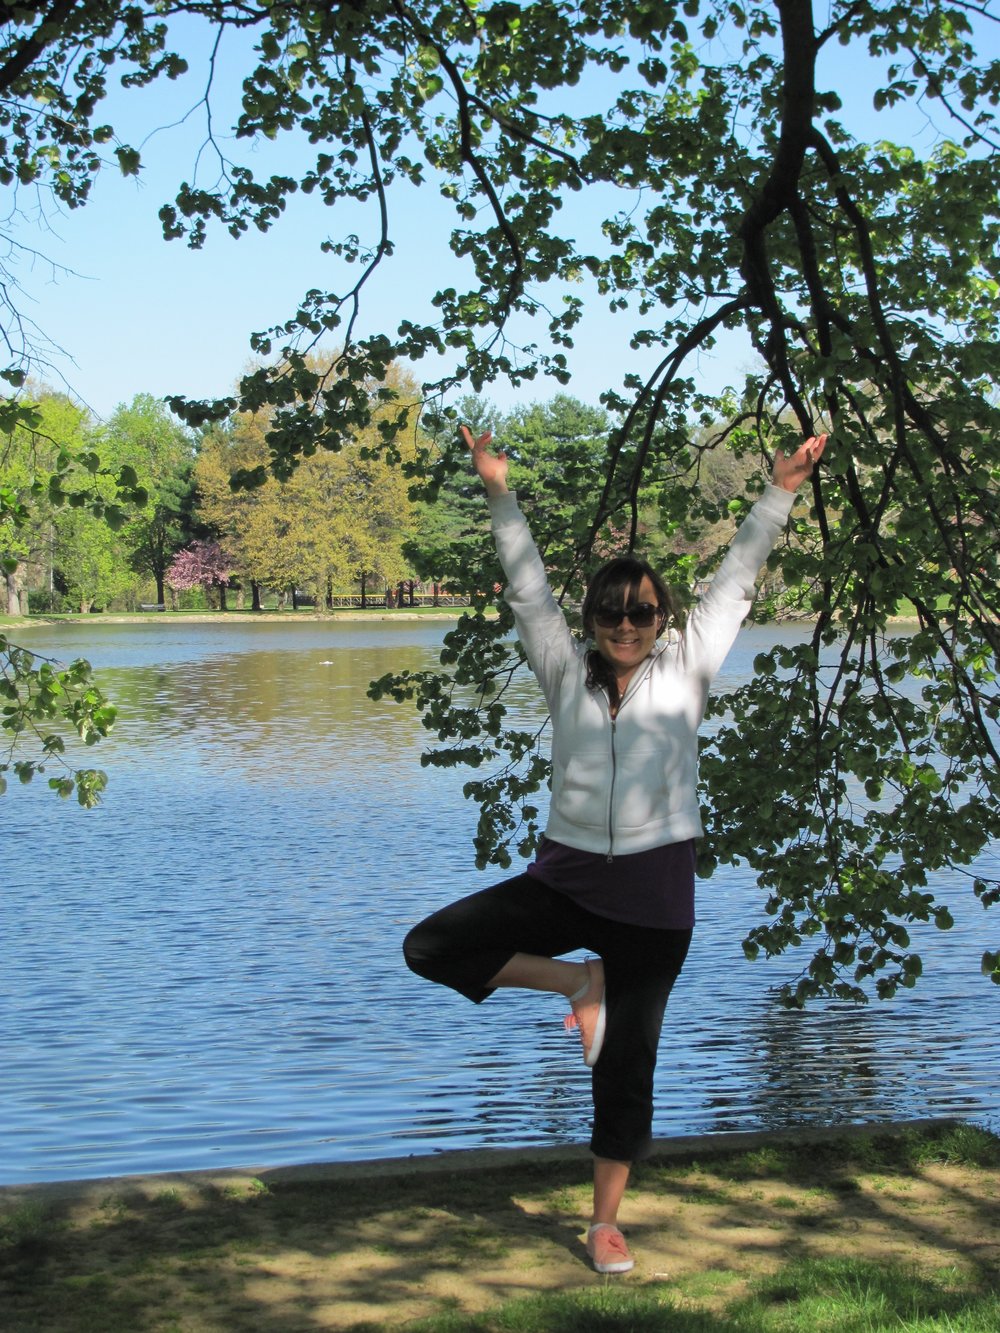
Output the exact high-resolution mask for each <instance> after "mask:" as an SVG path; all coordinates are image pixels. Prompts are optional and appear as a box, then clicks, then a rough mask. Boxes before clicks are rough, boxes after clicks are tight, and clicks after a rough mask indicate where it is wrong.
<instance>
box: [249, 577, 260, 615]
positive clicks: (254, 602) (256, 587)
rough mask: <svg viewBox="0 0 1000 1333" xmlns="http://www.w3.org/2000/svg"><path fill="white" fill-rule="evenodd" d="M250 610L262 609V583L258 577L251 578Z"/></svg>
mask: <svg viewBox="0 0 1000 1333" xmlns="http://www.w3.org/2000/svg"><path fill="white" fill-rule="evenodd" d="M250 610H251V611H259V610H260V584H259V583H258V582H257V580H256V579H251V580H250Z"/></svg>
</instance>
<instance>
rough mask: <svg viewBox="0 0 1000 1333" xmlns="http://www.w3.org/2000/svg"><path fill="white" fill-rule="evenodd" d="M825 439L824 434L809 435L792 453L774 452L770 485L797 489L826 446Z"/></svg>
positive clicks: (808, 474) (784, 488)
mask: <svg viewBox="0 0 1000 1333" xmlns="http://www.w3.org/2000/svg"><path fill="white" fill-rule="evenodd" d="M826 441H827V436H826V435H811V436H810V437H809V439H808V440H805V441H804V442H803V443H802V444H800V445H799V447H798V448H797V449H796V450H795V453H794V454H785V453H781V452H780V451H779V452H778V453H776V454H775V455H774V467H773V468H772V470H771V485H772V486H780V487H781V489H782V490H783V491H797V490H798V489H799V487H800V486H801V485H802V483H803V482H804V481H805V480H806V478H807V477H811V476H812V471H813V468H814V467H815V466H816V464H817V463H818V462H819V460H820V457H821V456H822V453H823V450H824V449H825V448H826Z"/></svg>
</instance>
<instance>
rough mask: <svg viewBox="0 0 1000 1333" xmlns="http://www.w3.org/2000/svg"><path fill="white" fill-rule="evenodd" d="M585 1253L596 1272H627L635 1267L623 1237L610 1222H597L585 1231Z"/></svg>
mask: <svg viewBox="0 0 1000 1333" xmlns="http://www.w3.org/2000/svg"><path fill="white" fill-rule="evenodd" d="M587 1253H588V1254H589V1255H590V1257H591V1259H592V1260H593V1261H594V1268H595V1270H596V1271H597V1272H598V1273H627V1272H628V1271H629V1269H631V1268H634V1267H635V1260H634V1259H633V1258H632V1256H631V1255H630V1254H629V1252H628V1246H627V1245H626V1244H625V1237H624V1236H623V1235H622V1233H621V1232H620V1231H619V1230H618V1228H617V1227H613V1226H612V1225H611V1223H610V1222H598V1223H597V1225H596V1226H593V1227H591V1228H590V1230H589V1231H588V1232H587Z"/></svg>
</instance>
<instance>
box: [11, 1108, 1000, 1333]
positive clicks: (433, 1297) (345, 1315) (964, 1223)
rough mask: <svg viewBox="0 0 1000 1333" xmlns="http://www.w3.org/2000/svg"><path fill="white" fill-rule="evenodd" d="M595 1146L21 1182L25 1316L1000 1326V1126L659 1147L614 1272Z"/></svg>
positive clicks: (782, 1327)
mask: <svg viewBox="0 0 1000 1333" xmlns="http://www.w3.org/2000/svg"><path fill="white" fill-rule="evenodd" d="M588 1169H589V1163H588V1160H587V1159H586V1157H585V1156H584V1155H581V1157H580V1159H579V1160H577V1161H574V1162H573V1163H571V1164H569V1165H568V1164H567V1162H566V1161H562V1162H551V1161H542V1162H539V1161H532V1160H528V1161H517V1162H513V1163H504V1164H502V1165H500V1166H498V1167H490V1168H488V1169H486V1170H478V1171H475V1172H463V1171H459V1170H454V1169H447V1168H446V1167H445V1166H442V1167H441V1168H440V1169H436V1170H423V1171H419V1170H414V1171H412V1172H407V1171H405V1170H404V1171H403V1172H401V1173H400V1174H396V1175H372V1174H365V1173H364V1172H355V1173H354V1174H350V1173H344V1174H343V1175H341V1176H338V1175H337V1174H332V1175H331V1176H330V1178H329V1179H326V1180H315V1179H305V1180H296V1179H291V1178H287V1179H283V1178H282V1176H281V1173H278V1172H276V1173H274V1174H273V1175H272V1174H271V1173H262V1174H261V1175H260V1176H256V1177H250V1176H246V1177H228V1178H226V1179H223V1180H222V1181H220V1182H213V1181H211V1180H210V1179H207V1180H206V1179H203V1178H198V1177H195V1178H192V1179H181V1180H178V1179H176V1178H170V1179H164V1180H158V1179H157V1178H155V1177H153V1178H151V1179H150V1180H148V1181H146V1182H133V1181H128V1180H123V1181H120V1182H117V1183H116V1184H115V1186H114V1187H113V1188H112V1189H108V1188H107V1187H106V1186H105V1187H104V1188H103V1189H99V1188H97V1187H94V1188H91V1189H89V1190H88V1189H83V1190H81V1191H77V1192H76V1193H75V1194H73V1193H69V1194H67V1195H65V1196H60V1195H54V1196H48V1195H41V1196H38V1197H36V1196H33V1195H31V1194H29V1195H28V1196H27V1197H25V1196H24V1195H23V1194H22V1195H21V1196H20V1197H18V1195H17V1193H16V1192H14V1191H0V1327H2V1328H3V1330H4V1333H28V1330H31V1333H44V1331H46V1330H52V1331H53V1333H91V1330H92V1331H93V1333H144V1331H145V1330H156V1331H157V1333H168V1331H173V1330H181V1331H183V1333H210V1331H211V1333H242V1331H243V1330H246V1333H277V1331H278V1330H281V1331H284V1330H289V1331H294V1333H299V1331H302V1333H305V1331H306V1330H315V1329H347V1330H353V1331H354V1333H376V1331H379V1330H389V1329H400V1330H407V1331H408V1333H459V1330H461V1331H462V1333H508V1331H509V1333H519V1331H520V1330H523V1331H524V1333H564V1331H565V1333H589V1331H590V1330H593V1331H594V1333H604V1331H605V1330H616V1331H620V1333H646V1330H650V1331H652V1330H671V1333H701V1331H702V1330H710V1329H711V1330H718V1331H720V1333H807V1330H808V1333H882V1331H883V1330H885V1333H888V1330H890V1329H891V1330H893V1331H894V1333H898V1331H899V1330H906V1331H907V1333H944V1330H948V1331H949V1333H952V1331H954V1330H964V1331H966V1333H987V1330H989V1333H996V1330H997V1329H1000V1203H998V1195H1000V1188H998V1187H1000V1139H997V1138H996V1137H994V1136H992V1135H990V1134H987V1133H985V1132H984V1131H982V1130H978V1129H975V1128H973V1127H970V1126H958V1127H945V1128H942V1129H938V1130H927V1129H925V1130H923V1131H921V1132H905V1133H901V1134H894V1135H880V1134H871V1135H851V1136H850V1137H844V1138H828V1139H826V1140H821V1141H819V1142H812V1143H809V1144H801V1143H799V1144H796V1143H788V1142H785V1143H782V1142H780V1141H777V1142H775V1143H773V1144H770V1145H767V1146H765V1147H762V1148H755V1149H753V1150H751V1151H745V1152H738V1151H721V1150H720V1151H718V1152H712V1153H710V1154H707V1155H706V1154H705V1153H703V1152H702V1153H700V1154H699V1155H698V1156H697V1158H696V1159H695V1158H693V1157H691V1156H685V1155H683V1154H673V1155H671V1156H669V1157H663V1158H661V1159H658V1160H655V1159H654V1160H653V1161H651V1162H649V1163H646V1164H644V1165H643V1166H642V1167H641V1168H639V1169H637V1171H636V1173H635V1181H634V1188H633V1189H632V1190H630V1195H629V1200H628V1210H629V1214H630V1218H631V1221H628V1220H626V1231H627V1232H628V1233H629V1234H630V1238H631V1240H632V1243H633V1245H634V1248H635V1249H636V1252H637V1254H638V1256H639V1266H638V1267H637V1269H636V1270H635V1272H634V1273H632V1274H630V1275H628V1276H627V1277H626V1278H624V1279H622V1278H602V1277H600V1276H598V1275H596V1274H594V1273H593V1272H592V1271H591V1270H590V1268H589V1266H588V1265H587V1264H586V1261H585V1258H584V1256H583V1250H582V1245H581V1244H580V1235H581V1233H582V1225H581V1218H582V1216H583V1215H584V1213H585V1210H586V1204H587V1194H588V1190H587V1174H588Z"/></svg>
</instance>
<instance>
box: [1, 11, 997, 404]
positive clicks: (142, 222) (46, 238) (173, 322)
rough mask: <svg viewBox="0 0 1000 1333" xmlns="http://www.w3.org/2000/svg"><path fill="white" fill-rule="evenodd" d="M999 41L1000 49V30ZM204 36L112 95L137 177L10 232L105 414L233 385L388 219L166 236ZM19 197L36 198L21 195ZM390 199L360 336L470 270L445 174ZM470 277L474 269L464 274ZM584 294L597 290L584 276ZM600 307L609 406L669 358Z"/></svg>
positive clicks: (231, 86)
mask: <svg viewBox="0 0 1000 1333" xmlns="http://www.w3.org/2000/svg"><path fill="white" fill-rule="evenodd" d="M988 36H989V40H990V41H991V42H992V43H993V46H994V50H995V51H996V49H997V48H998V46H1000V43H998V42H997V37H996V29H995V28H991V29H990V30H989V32H988ZM199 45H200V46H201V47H202V55H203V43H198V42H197V41H195V42H194V44H193V46H192V56H193V58H192V67H193V68H192V72H191V74H189V75H188V76H187V78H186V79H185V80H182V81H179V82H178V83H176V84H169V83H164V84H162V85H154V86H153V87H152V88H150V89H144V90H136V91H134V92H130V93H128V94H127V95H117V96H116V97H115V98H114V100H113V101H109V104H108V114H107V116H106V117H105V116H104V115H102V116H101V119H105V118H106V119H108V120H110V121H111V122H112V123H113V124H115V126H116V128H117V129H118V130H119V133H120V135H121V137H122V138H123V139H125V140H127V141H128V142H130V143H131V144H133V145H134V146H140V147H141V148H142V154H143V161H144V164H145V165H144V167H143V170H142V173H141V175H140V177H139V178H138V180H137V179H135V178H129V179H124V178H122V177H121V176H120V174H119V173H118V172H117V170H116V169H115V168H113V167H112V168H109V169H108V170H105V171H102V172H101V173H100V175H99V177H98V179H97V180H96V182H95V185H94V189H93V193H92V197H91V200H90V202H89V203H88V204H87V205H86V207H85V208H83V209H78V210H76V211H75V212H64V213H62V214H57V213H54V212H53V211H52V209H51V207H50V206H48V205H46V209H45V212H44V214H42V213H36V214H35V215H34V216H32V215H31V213H30V211H29V212H28V214H27V216H25V217H24V219H23V221H22V225H21V227H20V230H19V231H18V232H16V233H14V234H15V238H16V239H17V240H19V241H20V242H21V243H22V244H23V245H25V246H26V247H29V248H31V249H33V250H34V251H36V252H37V257H36V258H34V259H33V260H29V259H28V258H27V257H25V258H23V259H22V261H21V263H20V265H19V267H18V269H17V276H18V279H19V281H20V284H21V289H22V290H21V295H20V303H21V308H22V311H23V313H24V314H25V315H26V316H27V317H28V318H30V319H31V320H33V321H34V323H35V324H36V325H37V326H38V328H39V329H40V330H41V332H42V333H43V334H44V335H46V336H47V337H48V339H49V340H50V341H51V343H53V344H55V348H53V349H52V350H51V352H50V355H49V361H50V367H49V370H48V372H47V373H46V376H45V378H46V379H47V381H48V382H49V383H51V384H53V385H56V386H59V387H63V388H68V389H69V390H70V391H71V392H72V393H73V395H74V396H75V397H76V398H78V399H79V400H80V401H82V402H84V403H86V404H87V405H88V406H89V407H90V408H91V409H92V410H93V411H94V413H95V414H96V415H97V416H99V417H102V416H106V415H108V414H109V413H110V412H111V411H113V409H114V407H115V406H116V405H117V404H118V403H119V402H126V401H129V400H130V399H131V398H132V396H133V395H134V394H136V393H139V392H146V393H152V394H154V395H156V396H165V395H167V394H172V393H181V394H184V395H186V396H188V397H192V398H197V397H211V396H216V395H221V394H224V393H226V392H228V391H229V390H230V388H231V387H232V385H233V383H234V381H235V380H236V378H237V377H238V376H239V374H240V373H241V371H242V370H243V369H244V368H245V366H246V365H247V363H248V361H249V359H250V355H251V352H250V346H249V338H250V334H251V333H252V332H253V331H255V330H262V329H265V328H267V327H269V326H270V325H271V324H274V323H277V322H278V321H280V320H283V319H286V318H288V317H289V316H290V315H291V314H292V313H293V312H294V310H295V309H296V306H297V304H298V301H299V299H300V298H301V296H302V294H303V293H304V292H305V291H306V290H307V289H308V288H310V287H320V288H323V289H329V288H337V287H338V286H344V285H348V284H346V283H345V282H344V280H343V278H342V277H339V276H338V274H337V273H336V270H335V265H336V261H335V260H333V259H331V258H329V257H327V256H324V255H323V254H321V253H320V248H319V247H320V244H321V242H322V241H323V240H324V239H326V238H327V237H328V236H336V237H340V236H342V235H343V234H345V233H346V232H348V231H350V230H353V229H357V230H358V231H359V232H361V233H362V235H365V234H367V235H368V236H371V235H372V233H373V226H374V223H373V222H372V221H371V220H369V221H367V222H366V221H365V220H364V219H363V218H362V217H361V216H360V214H356V215H352V213H351V212H350V211H349V209H348V208H347V207H344V206H338V208H336V209H332V210H331V209H329V208H325V207H324V206H323V205H322V203H321V202H320V201H319V200H318V199H317V198H315V197H314V198H312V199H307V198H304V197H298V198H296V199H294V200H293V202H292V204H291V206H290V208H289V209H288V212H287V214H286V215H285V216H284V217H283V218H282V219H281V220H280V221H279V222H278V224H277V225H276V226H275V227H274V228H273V229H272V231H271V232H269V233H268V234H266V235H260V234H258V233H253V234H247V235H245V236H244V237H242V238H241V239H239V240H238V241H236V240H233V239H231V238H230V237H229V236H228V234H227V233H225V232H224V231H223V230H222V229H221V228H218V227H215V228H211V229H210V234H209V239H208V241H207V243H206V245H205V247H204V248H203V249H202V250H200V251H192V250H189V249H188V248H187V246H186V245H185V244H184V243H183V242H178V241H172V242H169V243H167V242H164V241H163V239H162V234H161V230H160V223H159V220H158V217H157V213H158V210H159V208H160V206H161V205H162V204H163V203H166V202H168V201H169V200H170V199H171V198H172V197H173V193H174V191H175V189H176V185H177V183H178V182H179V181H180V180H182V179H191V176H192V171H193V169H194V164H195V162H196V161H198V152H199V148H200V146H201V144H202V141H203V138H204V123H203V119H202V118H201V117H200V116H199V115H198V113H197V112H194V113H192V114H191V115H190V116H189V117H188V119H187V120H183V117H184V114H185V112H186V111H188V110H189V109H190V108H191V107H192V106H193V105H194V104H195V103H196V102H197V100H198V98H199V96H200V93H201V89H202V88H203V84H204V78H203V69H204V64H203V59H201V60H199V59H198V47H199ZM245 68H246V57H245V55H243V56H241V54H240V51H239V48H238V43H237V40H236V39H233V40H231V41H230V42H229V43H228V44H226V45H224V47H223V50H222V53H221V60H220V64H219V69H218V77H217V96H216V98H215V99H214V101H215V114H216V124H217V125H218V126H220V127H221V129H222V131H223V132H224V131H225V130H226V129H227V128H228V124H229V123H230V121H229V120H228V119H227V108H231V107H232V106H233V104H234V100H235V92H236V89H238V86H239V79H240V78H241V77H242V73H243V71H244V70H245ZM196 69H197V72H195V71H196ZM819 73H820V81H821V83H825V84H827V85H828V86H835V87H837V88H838V90H839V91H840V92H841V94H842V96H844V95H845V90H846V93H847V94H849V97H848V98H847V101H848V105H847V106H846V107H845V111H844V113H842V118H843V119H845V120H846V121H847V122H848V123H849V124H850V125H851V127H852V129H853V130H854V131H855V132H856V133H857V134H859V135H863V136H866V137H867V136H869V135H872V136H875V137H889V136H890V135H891V136H892V137H896V138H899V137H900V135H901V134H902V135H905V136H907V137H908V138H909V140H910V141H911V142H913V143H914V146H915V147H916V148H917V149H918V151H919V150H922V149H923V150H926V149H927V148H929V147H930V146H931V144H932V143H933V141H934V139H935V137H937V133H938V131H939V130H941V129H942V128H944V125H943V122H941V120H940V113H939V123H938V124H937V126H935V125H934V124H932V123H931V122H930V121H929V120H928V119H927V117H926V116H925V115H924V114H923V113H922V112H920V111H916V112H913V111H910V112H908V113H907V119H905V120H902V119H900V117H899V116H896V117H895V119H890V120H888V121H886V119H885V118H884V117H880V118H878V120H877V124H876V118H875V117H874V116H873V114H872V112H871V92H872V89H873V88H874V87H875V86H876V83H877V74H878V71H877V70H876V69H875V67H874V66H872V65H871V63H870V62H866V61H865V60H864V59H863V58H862V59H859V57H858V55H857V53H856V52H853V51H850V52H845V51H843V50H842V49H841V48H835V49H832V50H831V51H830V52H829V53H828V54H826V55H824V57H823V60H822V62H821V65H820V71H819ZM579 96H580V97H581V99H583V103H584V104H585V105H588V107H589V108H593V106H594V105H595V104H596V103H597V102H598V100H599V99H600V97H602V96H603V93H602V92H601V90H598V89H596V88H586V87H581V89H580V90H579ZM290 150H291V145H289V144H288V143H287V142H282V143H279V145H277V147H275V146H274V145H264V146H263V147H262V148H259V149H257V150H254V151H252V160H253V161H254V163H255V164H256V163H260V164H262V165H264V164H266V165H267V167H268V169H283V168H285V167H287V165H288V157H287V154H288V153H289V151H290ZM239 151H240V152H241V153H242V152H243V151H245V149H243V148H241V149H240V150H239ZM292 151H294V150H292ZM199 172H200V176H199V179H200V180H201V181H203V182H206V183H207V181H209V180H211V178H212V175H213V171H212V165H211V163H210V161H209V160H208V159H207V158H206V157H204V156H203V157H202V159H201V161H200V163H199ZM606 202H607V201H606V200H605V199H604V198H602V196H601V195H600V193H599V192H596V191H595V192H588V191H584V192H581V194H579V195H575V196H572V197H571V199H570V201H569V204H568V206H567V208H566V209H565V210H564V211H563V213H562V214H561V215H560V217H559V225H560V226H561V227H564V228H565V230H566V232H567V233H568V234H569V235H575V236H577V237H578V238H582V237H584V236H586V235H587V234H589V233H590V232H591V231H592V229H593V228H595V227H597V226H599V223H600V219H601V218H602V217H603V216H605V215H606V207H605V206H604V205H605V204H606ZM19 204H20V206H21V208H22V210H24V209H25V208H26V207H28V208H29V209H30V201H29V200H28V198H27V197H26V194H25V192H24V191H22V193H21V196H20V197H19ZM391 207H392V210H393V212H392V238H393V241H394V243H395V245H396V254H395V256H394V258H393V259H392V261H391V264H389V265H387V266H385V267H384V269H383V270H382V271H380V272H379V273H378V274H377V276H376V277H375V279H374V280H373V282H372V283H371V284H370V286H369V287H368V288H366V296H365V305H364V322H363V325H362V330H361V331H363V332H364V331H375V330H376V329H380V328H389V329H395V327H396V325H397V324H398V322H399V320H400V319H401V318H403V317H408V318H414V319H420V318H423V317H429V316H430V314H431V307H430V304H429V298H430V296H431V295H432V294H433V292H434V290H435V289H436V288H437V287H438V286H440V285H442V283H443V282H445V281H447V282H448V283H451V284H453V285H458V284H459V282H461V281H462V280H463V278H462V275H461V274H460V273H458V272H456V271H455V266H456V261H454V260H452V259H451V257H450V256H449V253H448V250H447V237H448V235H449V233H450V231H451V229H452V227H453V226H454V219H455V215H454V213H453V211H452V209H451V206H450V205H448V204H447V203H446V202H445V201H443V200H442V199H441V198H440V196H439V195H438V193H437V191H436V189H435V188H434V186H433V185H432V184H428V185H426V186H424V187H423V188H422V189H420V190H413V189H411V188H409V187H407V188H406V190H405V192H404V193H403V195H402V197H399V198H397V199H396V200H395V201H392V202H391ZM464 280H465V281H466V282H469V281H471V279H470V278H469V277H468V276H467V275H466V276H465V279H464ZM575 290H579V291H580V293H581V294H582V295H584V297H586V296H587V295H588V290H587V288H586V287H584V288H582V289H575ZM591 295H592V293H591ZM553 299H556V300H557V299H558V293H553ZM588 305H589V306H590V307H591V313H590V314H589V315H588V317H587V319H586V321H585V323H584V324H583V326H582V327H581V328H579V329H578V332H577V337H576V343H577V347H576V350H575V351H573V352H570V353H569V354H568V355H569V362H570V369H571V371H572V372H573V380H572V382H571V384H570V385H569V387H568V391H569V392H571V393H573V394H575V395H577V396H578V397H580V398H582V399H584V400H585V401H588V402H596V401H597V399H598V396H599V394H600V392H601V391H602V390H603V389H604V388H607V387H612V386H614V387H617V386H618V385H620V383H621V380H622V377H623V375H624V374H625V373H626V372H627V371H628V370H639V371H640V372H641V371H643V370H644V369H648V368H651V367H652V365H653V364H654V363H655V360H656V359H657V358H656V357H655V356H654V354H653V353H651V352H646V353H644V354H638V353H635V352H632V351H630V350H629V348H628V335H629V332H630V331H631V329H632V327H633V319H632V318H631V317H629V316H628V315H618V316H614V315H611V314H609V313H607V312H606V311H603V310H601V309H600V308H599V306H598V304H597V301H596V300H591V301H589V302H588ZM536 323H537V325H538V328H537V330H535V329H532V330H531V331H530V336H534V337H537V338H539V339H541V338H542V336H543V333H544V324H543V322H542V321H536ZM525 332H526V336H527V335H528V332H529V331H528V330H525ZM56 348H57V349H58V350H56ZM751 362H752V354H751V352H750V349H749V348H748V346H747V345H746V344H745V342H744V341H743V340H742V338H741V337H740V336H739V335H735V334H734V335H727V336H726V338H725V340H724V341H722V342H721V343H720V346H719V348H718V349H717V350H716V352H715V353H714V354H713V355H712V356H703V357H702V358H701V359H700V360H699V361H698V362H696V363H693V364H692V365H691V367H690V373H693V374H694V375H695V377H696V379H697V380H699V382H700V383H701V385H702V387H705V388H707V389H710V390H712V391H718V390H719V389H721V388H722V387H723V386H724V385H725V384H727V383H733V382H734V381H736V380H738V379H739V378H740V373H741V371H742V370H744V369H745V368H746V367H747V366H748V365H749V364H751ZM446 368H447V366H446V363H445V362H443V361H440V360H439V359H438V358H436V357H435V358H433V359H428V360H425V361H424V362H422V363H419V364H418V365H417V366H416V367H415V368H414V369H415V371H416V373H417V375H418V377H420V378H428V379H429V378H436V377H437V376H438V375H440V374H442V373H443V372H444V370H445V369H446ZM558 387H559V386H558V385H556V383H555V382H554V381H543V380H540V379H539V380H536V381H535V382H534V383H533V384H532V385H529V386H526V387H522V388H520V389H518V390H512V389H510V388H509V387H506V388H505V387H504V386H501V385H498V386H497V387H496V388H494V389H491V390H490V391H489V397H490V398H492V399H493V400H494V401H495V402H497V403H499V404H500V406H502V407H506V406H510V405H512V404H513V403H514V402H516V401H531V400H533V399H544V398H548V397H549V396H550V395H551V394H552V393H554V392H556V391H557V389H558Z"/></svg>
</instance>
